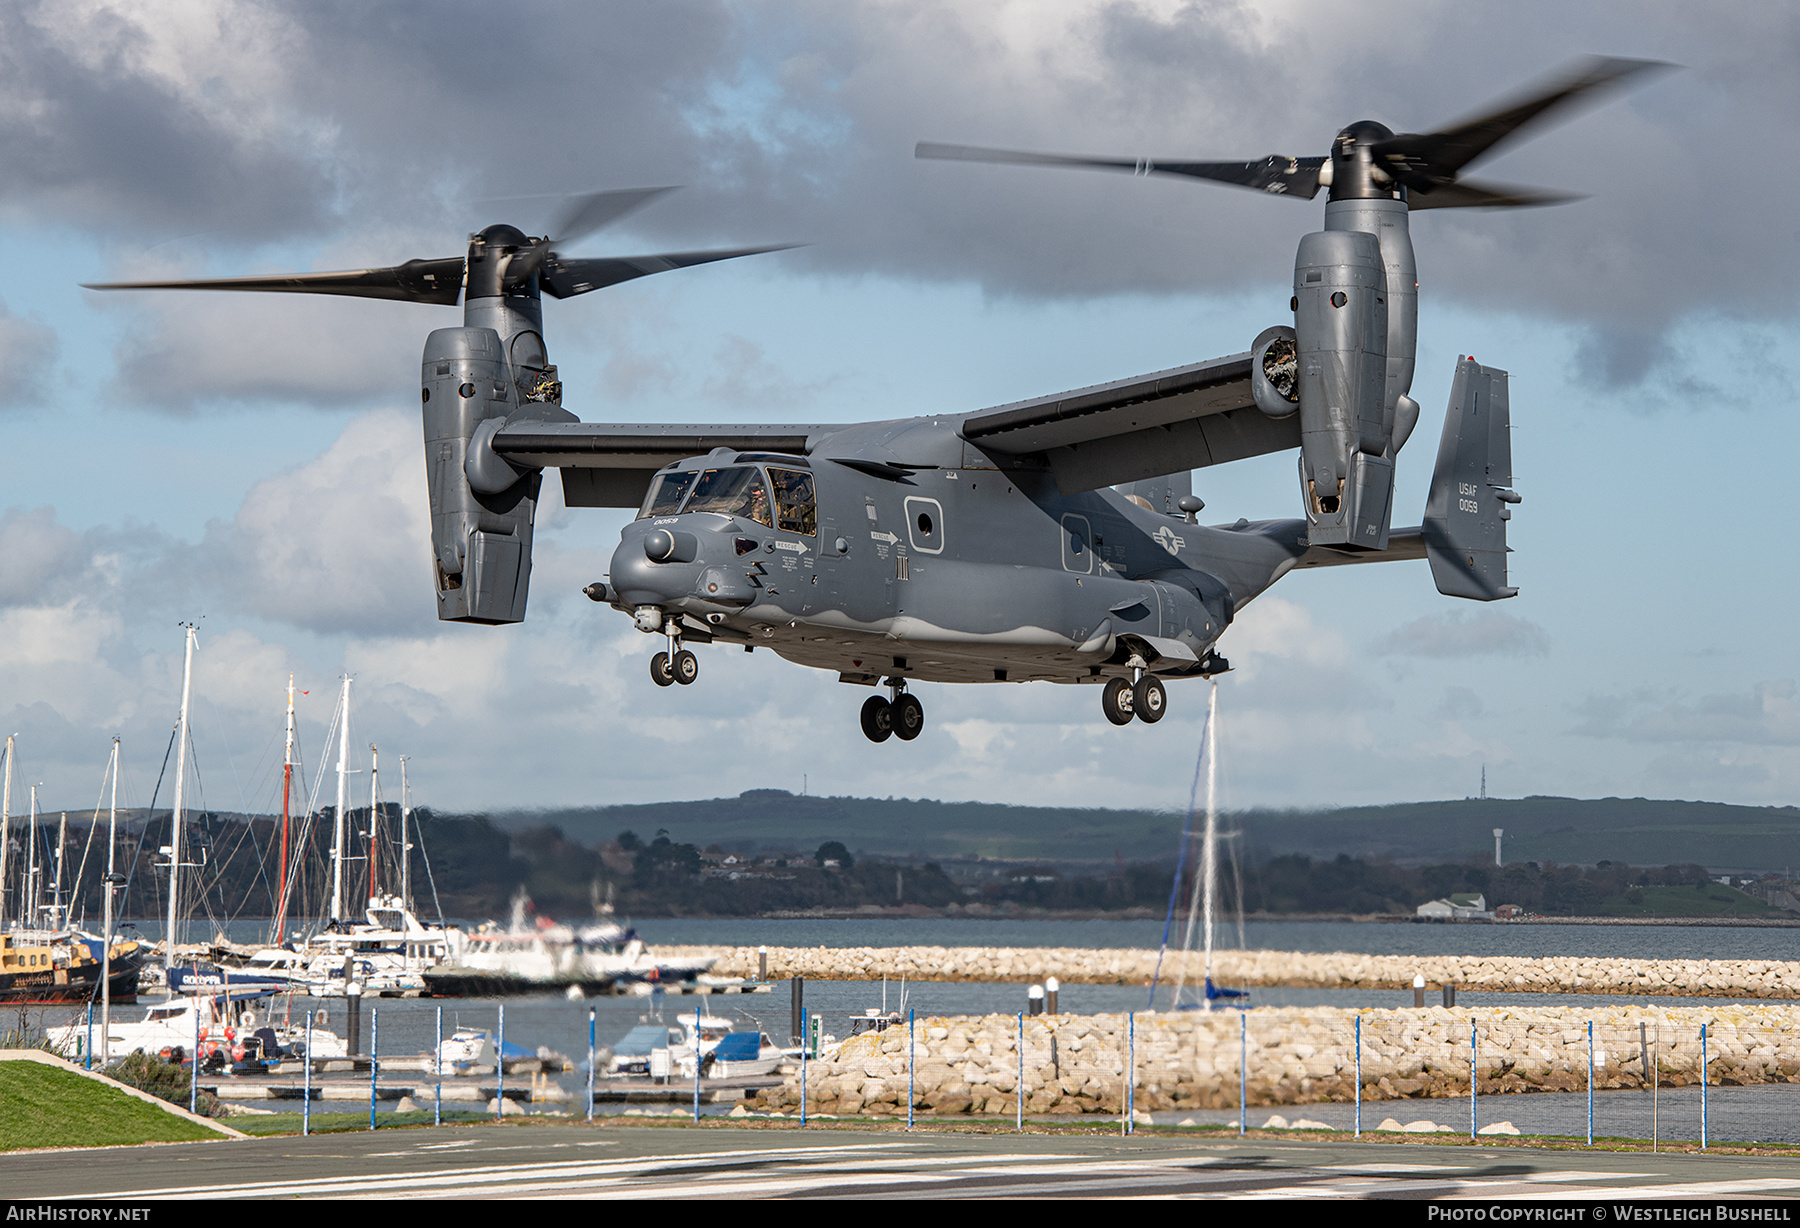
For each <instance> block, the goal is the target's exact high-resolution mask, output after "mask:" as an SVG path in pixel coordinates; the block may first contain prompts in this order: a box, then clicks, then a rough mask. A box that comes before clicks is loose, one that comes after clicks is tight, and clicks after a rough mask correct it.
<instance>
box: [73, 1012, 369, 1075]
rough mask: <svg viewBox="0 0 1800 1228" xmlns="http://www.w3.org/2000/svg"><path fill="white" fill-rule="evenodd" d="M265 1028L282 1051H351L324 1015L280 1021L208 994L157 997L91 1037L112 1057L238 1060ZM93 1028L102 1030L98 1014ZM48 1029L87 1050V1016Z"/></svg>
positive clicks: (76, 1050) (82, 1053)
mask: <svg viewBox="0 0 1800 1228" xmlns="http://www.w3.org/2000/svg"><path fill="white" fill-rule="evenodd" d="M321 1014H322V1012H321ZM263 1030H267V1031H269V1032H271V1033H272V1034H273V1036H274V1040H275V1045H276V1050H277V1053H278V1054H279V1055H282V1056H292V1057H306V1056H312V1057H344V1056H347V1055H348V1053H349V1047H348V1046H347V1045H345V1043H344V1040H343V1038H342V1037H340V1036H338V1035H337V1034H336V1033H334V1032H332V1031H330V1030H329V1029H327V1028H326V1027H325V1024H324V1021H323V1019H322V1018H315V1020H314V1021H313V1025H312V1027H311V1029H310V1030H309V1029H308V1027H307V1026H306V1024H305V1022H304V1021H303V1022H301V1023H298V1024H292V1023H283V1024H277V1023H275V1022H274V1021H273V1020H270V1019H266V1018H264V1017H263V1016H260V1015H259V1014H258V1013H257V1012H256V1011H255V1010H254V1009H253V1008H252V1006H251V1004H250V1003H248V1002H245V1001H243V1000H238V1001H228V1000H227V999H225V998H205V997H199V998H171V999H169V1000H168V1001H167V1002H159V1003H156V1004H154V1005H152V1006H150V1007H149V1008H148V1009H146V1010H145V1012H144V1016H143V1018H141V1019H137V1020H126V1019H119V1018H115V1019H114V1020H113V1021H112V1027H111V1028H109V1029H107V1034H106V1036H105V1038H104V1048H102V1038H101V1037H100V1036H98V1035H95V1036H94V1038H93V1042H92V1043H93V1049H94V1054H95V1056H96V1057H99V1058H101V1060H103V1061H108V1062H111V1061H116V1060H118V1059H119V1058H122V1057H127V1056H129V1055H130V1054H132V1053H136V1052H139V1051H140V1050H141V1051H142V1052H144V1053H148V1054H151V1055H153V1056H157V1057H162V1058H164V1059H165V1060H172V1061H187V1060H189V1059H190V1058H191V1057H192V1056H193V1055H194V1054H195V1053H196V1052H197V1053H198V1054H199V1055H200V1059H201V1061H202V1062H205V1061H207V1060H208V1059H209V1058H212V1057H213V1056H214V1055H215V1054H222V1055H224V1057H225V1058H227V1059H233V1060H235V1059H236V1058H237V1057H241V1056H242V1054H241V1052H240V1050H241V1048H242V1046H243V1044H244V1042H245V1041H247V1040H248V1039H249V1038H250V1037H251V1036H253V1035H256V1034H257V1033H258V1032H260V1031H263ZM92 1031H93V1032H95V1033H97V1032H98V1031H99V1020H98V1019H96V1020H95V1021H94V1027H93V1029H92ZM46 1034H47V1036H48V1037H49V1040H50V1043H51V1044H52V1045H53V1046H55V1047H56V1049H57V1051H58V1052H60V1053H62V1054H64V1055H66V1056H69V1057H72V1058H73V1059H75V1060H80V1059H81V1058H84V1057H86V1056H87V1047H88V1044H89V1040H88V1037H89V1034H90V1029H89V1027H88V1024H87V1021H86V1019H85V1018H78V1019H76V1020H75V1021H73V1022H71V1023H70V1024H68V1025H67V1026H65V1027H60V1028H50V1029H47V1033H46Z"/></svg>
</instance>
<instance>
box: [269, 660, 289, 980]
mask: <svg viewBox="0 0 1800 1228" xmlns="http://www.w3.org/2000/svg"><path fill="white" fill-rule="evenodd" d="M287 699H288V702H287V745H286V747H285V748H284V749H283V750H282V752H281V894H280V895H279V896H278V897H277V898H278V900H279V901H280V902H279V903H278V904H277V905H276V906H275V932H274V933H272V934H270V935H269V941H270V942H271V943H272V944H274V945H276V946H280V945H281V936H282V935H283V934H284V933H286V932H287V903H288V818H289V816H290V814H291V813H292V810H291V807H290V799H291V798H292V796H293V789H294V675H292V674H289V675H288V696H287Z"/></svg>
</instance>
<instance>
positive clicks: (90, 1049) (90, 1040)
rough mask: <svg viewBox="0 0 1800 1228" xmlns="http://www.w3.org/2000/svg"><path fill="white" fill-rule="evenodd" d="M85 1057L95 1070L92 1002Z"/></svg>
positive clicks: (90, 1068)
mask: <svg viewBox="0 0 1800 1228" xmlns="http://www.w3.org/2000/svg"><path fill="white" fill-rule="evenodd" d="M108 890H111V888H108ZM83 1056H84V1057H86V1059H87V1068H88V1069H89V1070H92V1069H93V1068H94V1004H93V1003H92V1002H89V1003H88V1008H87V1045H86V1047H85V1049H84V1050H83ZM101 1065H105V1063H104V1062H102V1063H101Z"/></svg>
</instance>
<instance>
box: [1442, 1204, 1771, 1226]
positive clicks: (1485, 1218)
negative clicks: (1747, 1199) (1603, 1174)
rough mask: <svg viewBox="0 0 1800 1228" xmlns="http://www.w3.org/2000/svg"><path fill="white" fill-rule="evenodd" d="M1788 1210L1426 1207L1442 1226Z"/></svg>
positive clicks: (1677, 1219) (1701, 1218) (1756, 1215)
mask: <svg viewBox="0 0 1800 1228" xmlns="http://www.w3.org/2000/svg"><path fill="white" fill-rule="evenodd" d="M1791 1210H1792V1208H1791V1207H1785V1206H1783V1207H1758V1206H1733V1205H1731V1204H1730V1203H1715V1204H1712V1205H1710V1206H1666V1205H1657V1204H1654V1203H1651V1204H1646V1205H1639V1204H1637V1203H1600V1204H1595V1205H1591V1206H1569V1207H1518V1206H1511V1207H1509V1206H1504V1205H1493V1206H1486V1207H1456V1206H1448V1207H1447V1206H1443V1205H1440V1204H1436V1203H1434V1204H1432V1205H1431V1206H1430V1207H1427V1208H1426V1211H1425V1218H1426V1220H1427V1221H1441V1222H1443V1223H1463V1224H1467V1223H1477V1222H1483V1223H1500V1224H1550V1223H1555V1224H1584V1223H1588V1222H1590V1221H1591V1222H1593V1223H1604V1222H1606V1221H1608V1220H1616V1221H1618V1222H1619V1223H1625V1224H1671V1223H1718V1224H1745V1223H1764V1224H1771V1223H1772V1224H1786V1223H1791V1222H1792V1220H1791V1219H1790V1217H1789V1212H1790V1211H1791Z"/></svg>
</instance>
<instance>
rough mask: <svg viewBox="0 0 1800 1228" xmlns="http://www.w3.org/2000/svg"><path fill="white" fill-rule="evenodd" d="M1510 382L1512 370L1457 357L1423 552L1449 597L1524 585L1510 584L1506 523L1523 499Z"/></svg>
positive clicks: (1490, 595)
mask: <svg viewBox="0 0 1800 1228" xmlns="http://www.w3.org/2000/svg"><path fill="white" fill-rule="evenodd" d="M1506 385H1507V377H1506V372H1504V371H1500V370H1497V369H1495V368H1493V367H1484V366H1482V365H1481V364H1480V363H1478V362H1476V361H1475V360H1474V359H1473V358H1459V359H1457V362H1456V382H1455V383H1454V384H1452V385H1451V388H1450V407H1449V410H1448V411H1447V412H1446V413H1445V415H1444V435H1443V438H1442V440H1441V441H1440V442H1439V443H1438V455H1437V469H1436V471H1435V472H1434V473H1433V475H1432V479H1431V497H1430V498H1429V499H1428V500H1427V501H1426V504H1425V534H1424V535H1425V554H1426V557H1427V558H1428V559H1430V560H1431V578H1432V579H1433V580H1434V581H1436V582H1437V587H1438V592H1440V593H1443V594H1444V595H1445V596H1447V597H1467V598H1469V599H1470V600H1471V601H1498V600H1500V599H1501V598H1503V597H1512V596H1515V595H1516V594H1517V593H1518V591H1519V590H1518V589H1516V588H1511V587H1509V586H1508V585H1507V583H1506V556H1507V553H1508V550H1507V545H1506V522H1507V521H1508V520H1510V519H1511V518H1512V508H1511V505H1512V504H1514V503H1517V502H1519V496H1518V495H1517V494H1516V493H1514V492H1513V490H1512V489H1511V488H1512V480H1513V478H1512V417H1511V413H1510V411H1509V408H1508V405H1507V390H1506Z"/></svg>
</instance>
